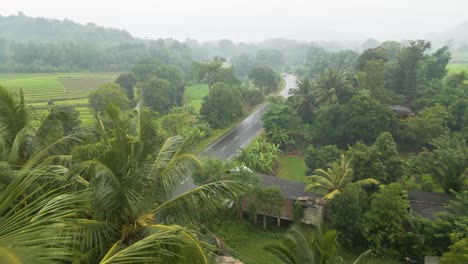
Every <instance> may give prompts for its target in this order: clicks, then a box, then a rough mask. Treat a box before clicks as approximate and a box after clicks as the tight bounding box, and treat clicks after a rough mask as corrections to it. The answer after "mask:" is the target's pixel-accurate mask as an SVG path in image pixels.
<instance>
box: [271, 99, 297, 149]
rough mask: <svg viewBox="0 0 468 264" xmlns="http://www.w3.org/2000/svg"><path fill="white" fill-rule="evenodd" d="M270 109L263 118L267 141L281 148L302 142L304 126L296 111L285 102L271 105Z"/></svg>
mask: <svg viewBox="0 0 468 264" xmlns="http://www.w3.org/2000/svg"><path fill="white" fill-rule="evenodd" d="M268 107H269V108H268V110H267V111H266V112H265V114H263V116H262V121H263V128H264V129H265V131H266V137H267V139H268V140H269V141H271V142H272V143H274V144H277V145H279V146H281V147H285V146H287V145H288V144H293V143H299V142H301V138H303V137H304V136H303V135H301V133H302V132H301V130H302V129H301V127H302V124H301V120H300V118H299V117H298V116H297V115H296V113H295V112H294V110H293V109H292V108H291V107H290V106H289V105H287V104H285V103H284V102H281V103H271V104H270V105H269V106H268Z"/></svg>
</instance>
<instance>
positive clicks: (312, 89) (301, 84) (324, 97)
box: [291, 68, 353, 122]
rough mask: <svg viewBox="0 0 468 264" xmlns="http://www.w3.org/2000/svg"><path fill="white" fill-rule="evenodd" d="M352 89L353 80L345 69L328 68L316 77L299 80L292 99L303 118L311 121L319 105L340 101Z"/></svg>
mask: <svg viewBox="0 0 468 264" xmlns="http://www.w3.org/2000/svg"><path fill="white" fill-rule="evenodd" d="M352 89H353V86H352V83H351V80H350V78H349V75H348V73H347V72H346V71H345V70H342V69H332V68H327V69H325V71H324V72H323V73H322V74H321V75H320V76H319V77H318V78H316V79H310V78H304V79H302V80H299V81H298V83H297V89H295V90H294V94H293V96H292V97H291V101H292V103H293V105H294V106H295V108H296V112H297V113H298V114H299V115H300V116H301V117H302V119H303V120H304V121H306V122H310V121H311V120H312V118H313V116H312V115H313V112H314V111H315V110H316V109H317V108H318V107H320V106H322V105H329V104H337V103H339V102H340V100H339V99H341V97H344V96H346V95H347V94H349V93H350V92H351V90H352Z"/></svg>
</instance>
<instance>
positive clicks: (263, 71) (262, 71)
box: [249, 66, 281, 94]
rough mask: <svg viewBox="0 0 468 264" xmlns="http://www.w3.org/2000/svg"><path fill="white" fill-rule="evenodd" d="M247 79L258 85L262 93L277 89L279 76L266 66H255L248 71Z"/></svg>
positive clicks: (279, 80) (279, 81)
mask: <svg viewBox="0 0 468 264" xmlns="http://www.w3.org/2000/svg"><path fill="white" fill-rule="evenodd" d="M249 79H250V80H252V82H253V83H254V84H255V85H256V86H257V87H259V88H260V89H261V90H262V91H263V93H264V94H269V93H271V92H273V91H276V90H278V88H279V85H280V83H281V76H280V75H279V74H278V73H276V72H275V71H274V70H272V69H271V68H269V67H267V66H257V67H255V68H253V69H252V71H251V72H250V73H249Z"/></svg>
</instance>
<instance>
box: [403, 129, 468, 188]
mask: <svg viewBox="0 0 468 264" xmlns="http://www.w3.org/2000/svg"><path fill="white" fill-rule="evenodd" d="M431 145H432V150H428V149H424V150H423V151H422V152H420V153H419V154H418V156H416V157H413V158H411V159H410V160H409V172H408V173H409V174H412V175H423V174H430V175H431V176H432V177H433V178H434V180H436V181H437V183H439V184H440V185H441V186H442V188H443V189H444V190H445V191H446V192H449V190H451V189H453V190H456V191H459V190H461V189H463V188H464V185H466V182H465V181H466V180H465V177H466V175H465V170H466V168H467V164H468V153H467V148H466V142H465V140H463V139H461V138H460V137H456V136H442V137H440V138H437V139H435V140H433V142H432V144H431Z"/></svg>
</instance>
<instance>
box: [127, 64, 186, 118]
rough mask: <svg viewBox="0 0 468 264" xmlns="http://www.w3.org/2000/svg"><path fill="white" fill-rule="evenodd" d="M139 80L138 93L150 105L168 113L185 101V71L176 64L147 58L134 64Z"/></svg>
mask: <svg viewBox="0 0 468 264" xmlns="http://www.w3.org/2000/svg"><path fill="white" fill-rule="evenodd" d="M132 72H133V74H134V76H135V78H136V80H137V85H136V87H135V89H136V95H137V97H138V98H139V99H140V100H141V101H142V102H143V103H144V104H145V105H146V106H148V107H151V108H152V109H153V110H154V111H157V112H160V113H167V112H169V110H170V109H171V107H173V106H180V105H182V104H183V101H184V91H185V86H184V79H183V73H182V72H181V71H180V70H179V69H177V68H176V67H174V66H171V65H167V64H164V63H162V62H161V61H159V60H155V59H145V60H142V61H140V62H139V63H137V64H135V66H133V69H132Z"/></svg>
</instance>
